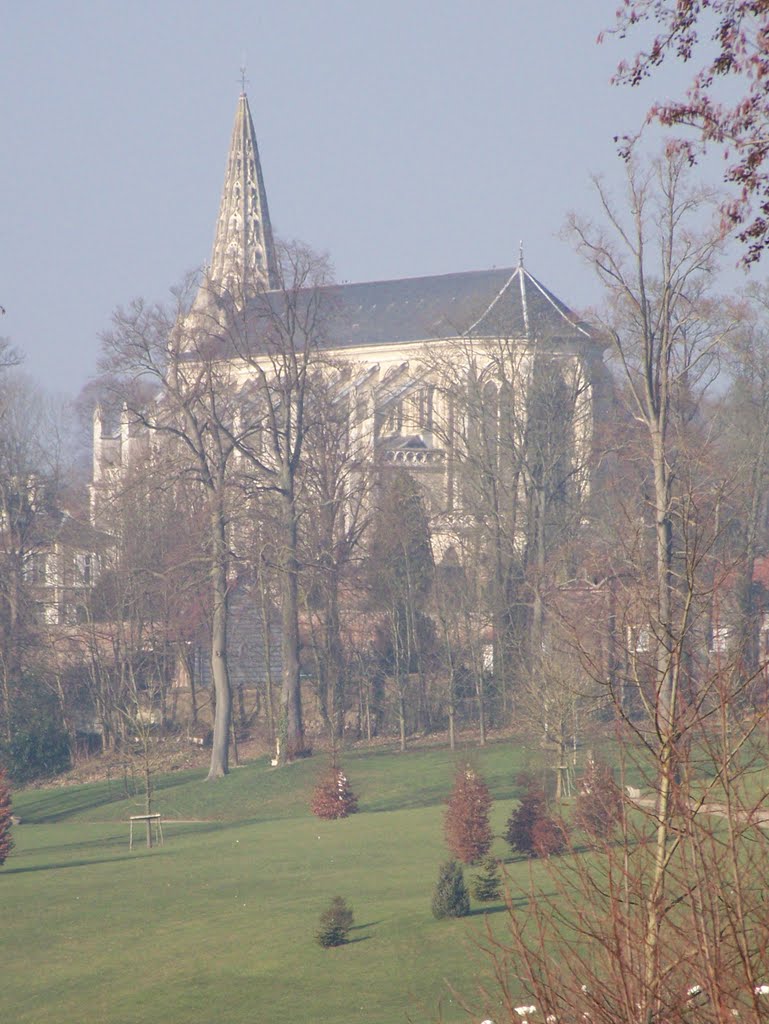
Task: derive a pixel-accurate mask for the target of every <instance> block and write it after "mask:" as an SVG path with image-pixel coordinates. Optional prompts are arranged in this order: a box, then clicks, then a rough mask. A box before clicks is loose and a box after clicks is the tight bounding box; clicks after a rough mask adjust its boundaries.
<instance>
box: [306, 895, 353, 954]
mask: <svg viewBox="0 0 769 1024" xmlns="http://www.w3.org/2000/svg"><path fill="white" fill-rule="evenodd" d="M352 923H353V913H352V910H351V909H350V907H349V906H348V905H347V901H346V900H344V899H343V898H342V897H341V896H335V897H334V898H333V900H332V901H331V903H330V904H329V906H328V907H327V908H326V910H324V911H323V913H322V914H321V915H320V926H319V928H318V931H317V932H316V933H315V938H316V939H317V941H318V943H319V944H320V945H321V946H323V947H324V948H328V947H329V946H343V945H344V943H345V942H347V933H348V932H349V930H350V929H351V928H352Z"/></svg>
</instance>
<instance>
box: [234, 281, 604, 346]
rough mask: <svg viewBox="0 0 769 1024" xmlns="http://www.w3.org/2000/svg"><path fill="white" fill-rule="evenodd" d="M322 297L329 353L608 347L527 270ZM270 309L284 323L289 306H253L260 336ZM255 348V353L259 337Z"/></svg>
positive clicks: (389, 284) (336, 291)
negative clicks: (509, 342) (491, 342)
mask: <svg viewBox="0 0 769 1024" xmlns="http://www.w3.org/2000/svg"><path fill="white" fill-rule="evenodd" d="M320 294H321V296H322V304H323V305H325V311H324V315H323V316H322V331H323V337H322V338H320V339H319V341H320V343H321V345H322V346H323V347H324V348H338V349H345V348H353V347H357V346H367V345H374V346H377V345H389V344H402V343H407V342H420V341H435V340H438V339H441V338H461V337H468V338H511V339H516V340H517V339H527V338H528V339H530V340H531V341H535V340H536V341H553V342H566V341H568V342H571V343H572V344H574V343H576V344H583V345H584V344H588V345H590V344H591V343H592V344H596V345H598V346H599V347H600V348H603V347H604V343H603V342H602V341H601V338H600V336H599V334H598V332H597V331H595V329H593V328H591V327H590V326H589V325H587V324H585V323H583V322H582V321H580V320H579V317H577V316H576V314H575V313H573V312H572V311H571V310H570V309H569V307H568V306H566V304H565V303H563V302H561V300H560V299H558V298H556V296H555V295H553V293H552V292H551V291H549V290H548V289H547V288H545V286H544V285H543V284H541V283H540V282H539V281H538V280H537V279H536V278H535V277H534V276H533V275H532V274H530V273H529V272H528V271H527V270H525V269H524V268H523V267H522V266H518V267H515V268H510V267H503V268H499V269H497V268H495V269H493V270H476V271H466V272H462V273H456V274H441V275H438V276H432V277H411V278H401V279H399V280H395V281H366V282H362V283H357V284H341V285H331V286H329V287H326V288H323V289H321V290H320ZM265 301H268V302H269V303H270V306H271V307H272V308H273V309H274V310H275V312H276V314H277V315H278V316H280V308H281V306H282V305H283V304H284V303H285V301H286V299H285V296H284V295H283V294H282V293H281V292H279V291H275V292H271V293H263V294H262V295H260V296H257V297H255V298H254V299H252V300H251V302H250V304H249V307H250V308H249V312H250V313H252V314H253V319H252V322H253V324H254V335H257V334H258V327H257V326H256V325H257V324H258V322H259V320H260V318H261V316H262V315H263V312H264V303H265ZM260 308H261V311H262V312H261V314H260ZM247 317H248V313H247ZM249 319H250V318H249ZM252 343H253V344H254V347H255V349H256V345H257V341H256V337H255V338H254V340H253V342H252Z"/></svg>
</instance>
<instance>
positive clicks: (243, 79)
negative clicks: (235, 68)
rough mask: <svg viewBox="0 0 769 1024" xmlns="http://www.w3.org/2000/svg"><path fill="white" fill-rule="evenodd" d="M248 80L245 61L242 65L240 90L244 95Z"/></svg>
mask: <svg viewBox="0 0 769 1024" xmlns="http://www.w3.org/2000/svg"><path fill="white" fill-rule="evenodd" d="M247 81H248V79H247V78H246V65H245V63H243V64H241V65H240V91H241V93H242V94H243V95H245V92H246V82H247Z"/></svg>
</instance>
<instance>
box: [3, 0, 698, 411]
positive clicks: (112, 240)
mask: <svg viewBox="0 0 769 1024" xmlns="http://www.w3.org/2000/svg"><path fill="white" fill-rule="evenodd" d="M616 3H617V0H229V2H228V0H218V2H216V3H213V2H209V3H204V2H201V0H151V2H150V0H131V2H130V3H129V2H116V0H115V2H112V0H101V2H98V0H24V2H22V3H11V2H10V0H4V2H3V3H2V5H1V6H2V17H1V20H0V96H2V108H1V110H0V126H1V128H2V135H1V136H0V305H2V306H4V307H5V308H6V310H7V313H6V315H5V316H4V317H2V319H1V320H0V334H2V335H4V336H7V337H9V338H10V340H11V341H12V342H13V344H14V345H16V346H17V347H18V348H20V349H21V350H22V351H23V352H24V353H25V355H26V369H27V371H28V372H29V373H30V374H31V375H32V376H34V377H36V378H37V379H38V380H39V381H40V382H41V383H43V384H44V385H45V386H46V387H48V388H51V389H59V390H63V391H67V392H71V393H76V392H77V391H78V390H79V388H80V387H81V386H82V384H83V383H84V382H85V381H86V380H87V379H88V378H89V376H90V375H91V374H93V372H94V370H95V362H96V357H97V353H98V347H99V342H98V335H99V332H100V331H102V330H104V329H105V328H107V327H108V325H109V319H110V313H111V311H112V310H113V309H114V308H115V307H116V306H117V305H120V304H125V303H127V302H129V301H130V300H131V299H132V298H134V297H137V296H143V297H146V298H149V299H162V298H163V297H164V296H165V295H166V294H167V292H168V289H169V288H170V287H172V286H173V285H174V284H175V283H177V282H178V281H179V280H180V279H181V278H182V277H183V275H184V274H185V272H187V271H189V270H191V269H193V268H195V267H197V266H200V265H201V264H202V263H204V262H206V261H207V260H208V259H209V257H210V251H211V244H212V241H213V234H214V226H215V221H216V215H217V211H218V204H219V196H220V190H221V187H222V181H223V177H224V169H225V161H226V155H227V147H228V143H229V137H230V132H231V128H232V121H233V117H234V114H235V108H236V104H237V97H238V94H239V92H240V74H239V67H240V65H241V64H242V63H244V61H245V64H246V66H247V78H248V84H247V92H248V95H249V100H250V103H251V110H252V113H253V117H254V122H255V125H256V131H257V136H258V139H259V147H260V153H261V158H262V166H263V169H264V175H265V181H266V186H267V193H268V197H269V204H270V213H271V217H272V222H273V227H274V229H275V230H276V231H277V232H278V233H279V234H280V235H282V236H283V237H285V238H301V239H302V240H304V241H306V242H308V243H309V244H310V245H311V246H313V247H314V248H316V249H318V250H321V251H326V252H328V253H329V254H330V256H331V259H332V262H333V264H334V266H335V267H336V273H337V277H338V279H339V280H371V279H380V278H391V277H408V276H414V275H421V274H437V273H444V272H449V271H456V270H473V269H482V268H486V267H492V266H503V265H510V264H514V263H515V262H516V260H517V256H518V244H519V240H521V239H522V240H523V243H524V247H525V258H526V265H527V267H528V268H529V269H530V270H531V271H532V273H534V274H535V275H536V276H537V277H539V278H540V280H542V281H543V283H545V284H546V285H548V286H549V287H550V288H551V289H552V290H553V291H554V292H555V293H556V294H557V295H558V296H559V297H561V298H562V299H563V300H564V301H565V302H567V303H568V304H570V305H571V306H573V307H575V308H577V309H580V308H584V307H586V306H589V305H590V304H592V303H594V302H596V301H597V299H598V295H599V293H598V289H597V286H596V284H595V282H594V280H593V278H592V276H591V273H590V271H589V270H588V269H587V268H586V267H584V266H583V265H582V264H581V263H580V261H579V259H578V257H577V256H576V255H575V254H574V253H573V252H572V251H571V249H570V247H569V245H568V244H567V243H566V242H564V241H562V240H560V239H559V237H558V235H559V231H560V229H561V227H562V225H563V222H564V219H565V216H566V214H567V212H568V211H569V210H571V209H576V210H579V211H585V212H588V213H589V212H591V210H593V209H594V207H595V202H594V199H593V195H592V193H591V188H590V181H589V177H590V174H591V173H592V172H596V171H602V172H603V173H605V175H606V176H607V177H608V178H609V179H610V180H613V179H617V180H619V178H620V175H621V165H620V161H619V160H618V158H617V157H616V146H615V144H614V142H613V137H614V136H615V135H617V134H622V133H624V132H626V131H629V130H632V129H634V128H635V127H637V126H638V124H639V123H640V120H641V116H642V111H643V110H644V109H645V106H646V105H648V101H649V99H650V93H649V91H648V90H647V91H646V92H645V93H643V92H641V93H637V92H635V91H628V90H626V89H619V88H616V87H613V86H611V85H610V84H609V79H610V76H611V73H612V70H613V68H614V65H615V63H616V60H617V58H618V55H621V54H622V53H623V50H622V48H621V44H619V43H618V42H617V41H612V42H610V43H609V44H608V45H603V46H598V45H596V36H597V34H598V33H599V31H600V30H601V29H602V28H604V27H606V26H607V25H610V24H611V22H612V18H613V12H614V9H615V7H616ZM681 80H683V79H681ZM655 89H656V91H657V93H659V91H660V85H659V83H656V84H655ZM658 98H659V97H658Z"/></svg>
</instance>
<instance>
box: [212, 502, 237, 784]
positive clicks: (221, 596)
mask: <svg viewBox="0 0 769 1024" xmlns="http://www.w3.org/2000/svg"><path fill="white" fill-rule="evenodd" d="M212 530H213V535H212V540H213V544H214V552H213V564H212V567H211V582H212V585H213V598H214V609H213V618H212V623H211V676H212V678H213V682H214V696H215V699H216V710H215V711H214V737H213V744H212V747H211V767H210V769H209V771H208V776H207V778H208V779H218V778H221V777H222V776H223V775H227V773H228V772H229V748H230V728H231V723H232V691H231V689H230V673H229V666H228V664H227V618H228V615H227V605H228V593H227V566H228V558H227V554H228V548H227V534H226V527H225V518H224V512H223V511H222V510H220V509H218V508H217V509H216V510H215V512H214V514H213V517H212Z"/></svg>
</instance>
